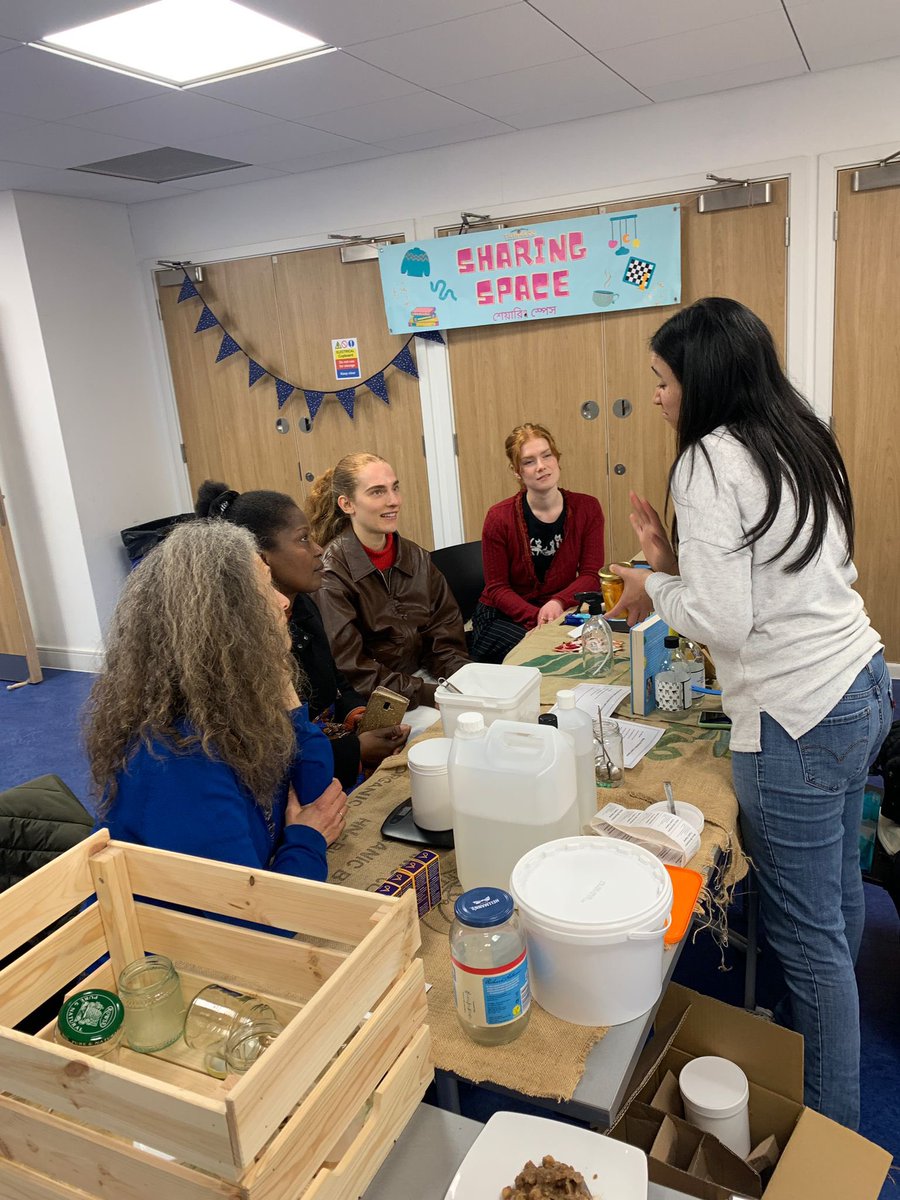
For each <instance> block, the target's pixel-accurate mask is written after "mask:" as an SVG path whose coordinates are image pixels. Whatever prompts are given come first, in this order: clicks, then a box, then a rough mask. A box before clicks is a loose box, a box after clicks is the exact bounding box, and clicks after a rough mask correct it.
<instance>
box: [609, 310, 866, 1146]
mask: <svg viewBox="0 0 900 1200" xmlns="http://www.w3.org/2000/svg"><path fill="white" fill-rule="evenodd" d="M650 348H651V356H650V365H651V368H652V370H653V372H654V374H655V376H656V380H657V383H656V392H655V396H654V403H656V404H657V405H658V406H659V407H660V408H661V409H662V413H663V417H664V418H665V419H666V420H667V421H668V422H669V423H670V424H672V425H673V426H674V428H675V430H676V434H677V454H676V459H675V462H674V464H673V466H672V469H671V471H670V473H669V493H670V496H671V499H672V502H673V504H674V509H675V525H674V527H673V537H674V538H675V539H677V546H678V553H677V555H676V553H675V551H674V549H673V545H672V542H670V540H669V538H668V536H667V534H666V531H665V529H664V527H663V524H662V522H661V520H660V518H659V515H658V514H657V513H656V512H655V511H654V510H653V508H651V506H650V505H649V504H648V503H647V502H646V501H645V500H643V499H641V498H640V497H638V496H636V495H634V494H633V495H632V505H633V511H632V517H631V521H632V525H633V526H634V528H635V531H636V532H637V534H638V536H639V537H640V540H641V546H642V549H643V551H644V554H645V555H646V557H647V560H648V561H649V563H650V565H651V567H652V568H653V569H652V572H650V573H648V572H646V571H632V570H629V569H627V568H622V567H618V566H616V567H614V568H613V569H614V570H615V571H616V572H617V573H619V574H621V575H622V576H623V577H624V579H625V592H624V594H623V596H622V599H621V600H620V602H619V605H618V606H617V608H616V609H614V610H613V613H616V612H617V611H621V610H622V609H624V608H627V609H628V612H629V621H632V622H633V621H634V620H640V619H642V617H643V616H645V615H646V613H647V612H648V611H649V609H650V606H651V604H652V606H653V607H654V608H655V610H656V611H657V612H658V613H659V615H660V616H661V617H662V619H663V620H664V621H665V622H666V623H667V624H669V625H670V626H672V628H674V629H677V630H678V631H679V632H680V633H682V634H684V635H685V636H687V637H690V638H693V639H695V640H697V641H700V642H703V643H704V644H705V645H707V646H708V647H709V649H710V652H711V654H712V656H713V659H714V661H715V663H716V668H717V673H718V677H719V682H720V684H721V686H722V706H723V708H724V709H725V711H726V712H727V713H728V715H729V716H730V717H731V720H732V733H731V751H732V768H733V776H734V787H735V791H736V793H737V797H738V803H739V805H740V812H741V833H742V837H743V842H744V846H745V849H746V850H747V852H748V854H749V855H750V857H751V858H752V859H753V862H754V864H755V866H756V869H757V872H758V875H759V887H760V896H761V902H762V911H763V917H764V920H765V925H766V931H767V935H768V939H769V942H770V944H771V945H772V947H773V949H774V950H775V952H776V954H777V955H778V958H779V961H780V963H781V966H782V969H783V971H784V975H785V979H786V981H787V985H788V989H789V1000H790V1012H791V1024H792V1025H793V1027H794V1028H795V1029H796V1030H797V1031H798V1032H800V1033H802V1034H803V1036H804V1039H805V1050H804V1055H805V1063H804V1066H805V1087H806V1103H807V1104H809V1105H810V1106H811V1107H813V1108H816V1109H818V1110H819V1111H820V1112H822V1113H824V1114H825V1115H826V1116H829V1117H831V1118H832V1119H834V1120H837V1121H839V1122H841V1123H842V1124H844V1125H847V1126H849V1127H850V1128H856V1126H857V1125H858V1123H859V1003H858V996H857V990H856V979H855V975H854V963H855V961H856V956H857V954H858V951H859V946H860V941H861V939H862V930H863V923H864V919H865V906H864V897H863V887H862V877H861V874H860V867H859V842H858V838H859V825H860V820H861V816H862V799H863V792H864V788H865V781H866V775H867V770H868V766H869V764H870V762H871V761H872V759H873V757H874V755H875V753H876V752H877V750H878V748H879V746H880V744H881V742H882V740H883V739H884V736H885V734H886V732H887V729H888V726H889V723H890V680H889V678H888V672H887V668H886V665H885V662H884V657H883V654H882V646H881V642H880V639H879V637H878V634H877V633H876V632H875V630H874V629H872V627H871V625H870V624H869V619H868V617H867V616H866V613H865V609H864V608H863V602H862V599H861V597H860V596H859V595H858V594H857V593H856V592H854V591H853V589H852V585H853V583H854V581H855V580H856V570H855V568H854V566H853V562H852V554H853V534H854V520H853V501H852V497H851V495H850V488H849V485H848V481H847V474H846V470H845V467H844V463H843V460H842V458H841V454H840V451H839V449H838V447H837V444H836V442H835V440H834V437H833V435H832V433H831V431H830V430H829V428H828V426H827V425H826V424H825V423H824V422H822V421H821V420H819V418H818V417H817V416H816V415H815V413H814V412H813V410H812V408H811V407H810V406H809V404H808V403H807V402H806V400H804V398H803V397H802V396H800V395H799V393H798V392H797V391H796V390H795V388H794V387H793V386H792V385H791V383H790V382H789V380H788V379H787V378H786V376H785V375H784V373H783V371H782V370H781V367H780V365H779V363H778V356H777V353H776V350H775V345H774V342H773V340H772V335H771V334H770V332H769V330H768V329H767V328H766V326H765V325H764V324H763V323H762V322H761V321H760V320H759V318H758V317H756V316H755V315H754V314H753V313H752V312H750V310H749V309H747V308H745V307H744V306H743V305H742V304H739V303H737V301H734V300H726V299H718V298H710V299H706V300H700V301H698V302H697V303H696V304H694V305H692V306H691V307H690V308H687V309H684V310H682V311H681V312H679V313H677V314H676V315H675V316H674V317H672V318H670V319H669V320H668V321H666V323H665V324H664V325H663V326H662V327H661V328H660V329H659V330H658V331H657V332H656V334H655V335H654V336H653V338H652V339H651V343H650Z"/></svg>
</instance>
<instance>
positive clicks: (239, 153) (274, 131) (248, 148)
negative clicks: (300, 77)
mask: <svg viewBox="0 0 900 1200" xmlns="http://www.w3.org/2000/svg"><path fill="white" fill-rule="evenodd" d="M351 111H356V110H351ZM363 111H365V110H363ZM319 119H320V118H316V121H317V124H318V121H319ZM349 136H351V137H352V136H353V135H352V134H351V135H349ZM345 145H346V139H344V138H342V137H336V136H335V134H334V133H333V132H332V133H329V132H327V131H325V130H323V129H321V128H311V127H310V126H309V125H298V124H296V123H295V122H294V121H270V122H269V123H268V124H267V125H263V126H262V127H261V128H260V129H253V130H250V131H249V132H247V133H236V134H227V135H226V136H224V137H214V138H204V139H202V140H200V141H197V142H195V143H194V145H193V146H192V147H191V149H193V150H199V151H201V153H203V154H219V155H221V156H222V157H223V158H237V159H240V160H241V162H246V163H257V164H262V165H264V166H271V165H272V164H273V163H276V162H280V161H282V160H283V159H287V158H301V157H302V156H303V155H305V154H318V153H320V152H322V151H326V150H341V149H343V148H344V147H345Z"/></svg>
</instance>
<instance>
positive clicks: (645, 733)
mask: <svg viewBox="0 0 900 1200" xmlns="http://www.w3.org/2000/svg"><path fill="white" fill-rule="evenodd" d="M629 690H630V689H629ZM616 723H617V725H618V726H619V728H620V729H621V731H622V748H623V749H624V751H625V766H626V768H629V769H630V768H631V767H636V766H637V765H638V763H639V762H640V761H641V759H642V758H643V757H644V755H645V754H646V753H647V752H648V751H649V750H652V749H653V747H654V746H655V745H656V743H657V742H658V741H659V739H660V738H661V737H662V735H663V734H664V733H665V732H666V731H665V729H664V727H663V726H662V725H639V724H638V723H637V722H636V721H620V720H619V718H618V717H616Z"/></svg>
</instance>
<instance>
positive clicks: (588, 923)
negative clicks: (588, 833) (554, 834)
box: [510, 837, 672, 934]
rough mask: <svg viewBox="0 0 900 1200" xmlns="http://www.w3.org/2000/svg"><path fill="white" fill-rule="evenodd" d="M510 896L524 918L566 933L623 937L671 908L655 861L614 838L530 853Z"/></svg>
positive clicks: (568, 842) (668, 887)
mask: <svg viewBox="0 0 900 1200" xmlns="http://www.w3.org/2000/svg"><path fill="white" fill-rule="evenodd" d="M510 890H511V892H512V894H513V896H514V897H515V900H516V902H517V904H518V905H519V907H520V908H521V909H522V910H523V912H525V913H527V914H528V915H529V916H531V917H534V918H535V919H536V920H538V921H539V922H540V924H542V925H544V926H546V927H548V928H551V929H556V930H559V931H560V932H564V933H575V934H590V933H592V932H593V933H603V934H612V933H627V932H628V931H630V930H632V929H640V928H643V927H644V926H646V925H647V924H648V923H649V922H650V921H653V920H657V919H662V918H663V917H665V916H666V915H667V914H668V912H669V910H670V909H671V907H672V881H671V879H670V878H669V875H668V872H667V871H666V869H665V867H664V866H663V864H662V863H661V862H660V861H659V859H658V858H657V857H656V856H655V855H654V854H651V853H650V851H649V850H645V849H644V848H643V847H642V846H635V845H633V844H632V843H630V842H623V841H618V840H617V839H615V838H603V837H570V838H560V839H558V840H557V841H554V842H546V843H545V844H544V845H543V846H538V847H537V848H536V849H534V850H529V852H528V853H527V854H526V855H524V857H522V858H520V859H519V861H518V862H517V863H516V865H515V867H514V868H513V872H512V878H511V881H510Z"/></svg>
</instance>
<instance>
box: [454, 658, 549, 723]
mask: <svg viewBox="0 0 900 1200" xmlns="http://www.w3.org/2000/svg"><path fill="white" fill-rule="evenodd" d="M448 682H449V683H452V684H453V686H454V687H457V688H459V692H454V691H451V689H450V688H447V687H444V685H443V684H441V685H439V686H438V688H437V691H436V692H435V694H434V702H435V704H436V705H437V706H438V708H439V709H440V711H441V722H442V724H443V726H444V734H445V736H446V737H453V734H454V733H455V732H456V722H457V721H458V720H459V717H460V714H461V713H464V712H480V713H481V715H482V716H483V717H484V723H485V725H490V724H492V723H493V722H494V721H526V722H528V723H529V724H535V725H536V724H537V719H538V716H539V715H540V711H541V673H540V671H539V670H538V669H537V667H506V666H503V665H498V664H497V663H466V664H465V666H462V667H460V668H459V670H458V671H455V672H454V674H452V675H451V676H450V678H449V680H448ZM460 693H462V694H460Z"/></svg>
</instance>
